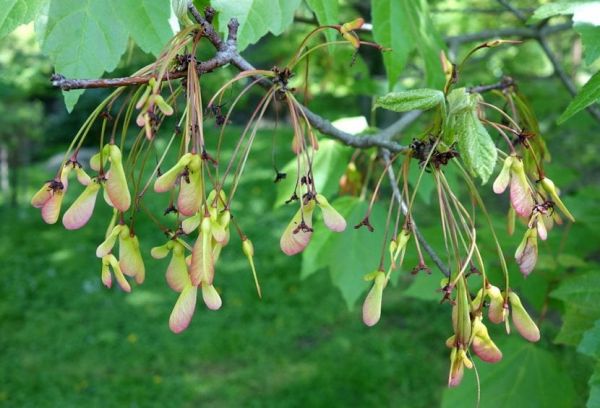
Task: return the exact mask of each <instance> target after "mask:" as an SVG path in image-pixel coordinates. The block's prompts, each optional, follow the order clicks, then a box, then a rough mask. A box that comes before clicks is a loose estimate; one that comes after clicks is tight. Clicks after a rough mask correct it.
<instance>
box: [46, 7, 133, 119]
mask: <svg viewBox="0 0 600 408" xmlns="http://www.w3.org/2000/svg"><path fill="white" fill-rule="evenodd" d="M127 39H128V34H127V31H126V30H125V28H124V27H123V25H122V24H121V23H120V20H119V17H118V15H117V13H115V12H114V9H113V8H112V7H107V4H106V3H105V2H103V1H97V0H61V1H53V2H52V3H51V4H50V9H49V15H48V24H47V26H46V30H45V38H44V42H43V46H42V50H43V51H44V53H45V54H47V55H48V56H50V58H51V60H52V62H53V64H54V65H55V67H56V72H57V73H59V74H62V75H64V76H66V77H68V78H97V77H99V76H101V75H102V74H103V73H104V72H105V71H112V70H113V69H115V68H116V66H117V64H118V63H119V60H120V58H121V55H123V53H124V52H125V49H126V47H127ZM82 92H83V91H80V90H79V91H69V92H65V93H64V95H65V104H66V105H67V109H68V110H69V111H71V110H72V109H73V106H75V103H76V102H77V99H78V98H79V96H80V95H81V93H82Z"/></svg>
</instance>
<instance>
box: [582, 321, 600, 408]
mask: <svg viewBox="0 0 600 408" xmlns="http://www.w3.org/2000/svg"><path fill="white" fill-rule="evenodd" d="M577 351H579V352H580V353H583V354H585V355H588V356H590V357H593V358H595V359H596V368H595V370H594V373H593V374H592V376H591V377H590V381H589V385H590V396H589V399H588V402H587V406H588V407H597V406H599V405H600V320H596V323H595V324H594V326H593V327H592V328H591V329H589V330H588V331H586V332H585V333H584V335H583V338H582V339H581V342H580V343H579V346H578V347H577Z"/></svg>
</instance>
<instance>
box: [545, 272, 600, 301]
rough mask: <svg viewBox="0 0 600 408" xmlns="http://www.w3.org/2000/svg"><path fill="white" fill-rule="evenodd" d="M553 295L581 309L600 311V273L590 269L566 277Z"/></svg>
mask: <svg viewBox="0 0 600 408" xmlns="http://www.w3.org/2000/svg"><path fill="white" fill-rule="evenodd" d="M552 297H553V298H556V299H560V300H562V301H563V302H565V303H566V304H568V305H572V306H576V307H579V308H581V309H587V310H590V311H600V302H598V299H600V273H598V272H597V271H589V272H586V273H581V274H577V275H576V276H573V277H570V278H568V279H565V280H563V281H562V282H561V284H560V286H559V287H558V288H557V289H556V290H554V291H553V292H552Z"/></svg>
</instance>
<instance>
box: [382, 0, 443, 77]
mask: <svg viewBox="0 0 600 408" xmlns="http://www.w3.org/2000/svg"><path fill="white" fill-rule="evenodd" d="M371 7H372V10H373V11H372V13H373V15H372V17H373V36H374V38H375V41H377V42H379V43H381V44H382V45H383V46H387V47H390V48H392V51H390V52H388V53H390V56H386V54H388V53H386V54H384V57H383V58H384V63H385V66H386V71H387V72H388V79H389V83H390V86H392V85H393V84H395V83H396V82H397V80H398V76H399V74H400V72H402V69H403V68H404V66H405V65H406V62H407V59H408V56H409V54H410V53H411V51H412V50H414V49H415V47H416V49H417V52H418V53H419V55H420V56H421V58H422V59H423V63H424V65H425V80H426V83H427V86H429V87H432V88H438V89H441V87H442V86H443V85H444V80H445V78H444V74H443V72H442V65H441V62H440V51H442V50H444V49H445V45H444V42H443V41H442V38H441V36H440V35H439V33H438V32H437V30H436V29H435V27H434V25H433V22H432V21H431V17H430V15H429V7H428V5H427V1H426V0H372V2H371Z"/></svg>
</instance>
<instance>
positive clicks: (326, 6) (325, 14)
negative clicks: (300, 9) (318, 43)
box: [306, 0, 340, 41]
mask: <svg viewBox="0 0 600 408" xmlns="http://www.w3.org/2000/svg"><path fill="white" fill-rule="evenodd" d="M306 2H307V3H308V7H310V8H311V10H312V11H313V12H314V13H315V15H316V16H317V21H318V22H319V24H320V25H333V24H338V23H339V22H340V21H339V8H340V7H339V4H338V0H307V1H306ZM324 33H325V38H327V41H335V38H336V32H335V31H334V30H333V29H328V30H325V32H324Z"/></svg>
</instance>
